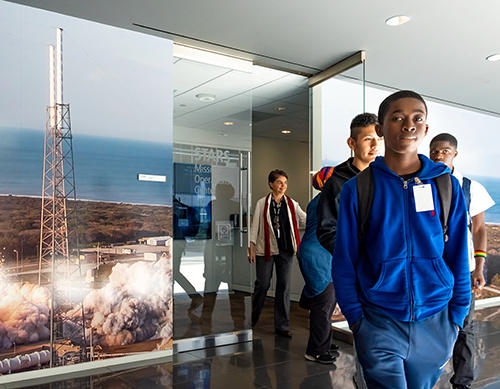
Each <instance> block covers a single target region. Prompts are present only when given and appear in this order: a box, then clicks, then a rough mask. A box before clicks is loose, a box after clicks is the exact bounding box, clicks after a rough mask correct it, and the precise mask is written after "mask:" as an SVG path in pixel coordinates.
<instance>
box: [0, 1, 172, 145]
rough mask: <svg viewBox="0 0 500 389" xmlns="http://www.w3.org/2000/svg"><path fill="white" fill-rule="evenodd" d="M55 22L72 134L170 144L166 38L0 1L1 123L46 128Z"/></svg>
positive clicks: (169, 75) (168, 43)
mask: <svg viewBox="0 0 500 389" xmlns="http://www.w3.org/2000/svg"><path fill="white" fill-rule="evenodd" d="M57 27H61V28H62V29H63V53H64V54H63V56H64V62H63V66H64V102H65V103H70V109H71V121H72V130H73V132H74V133H83V134H86V135H96V136H106V137H115V138H123V139H141V140H148V139H149V140H152V141H154V142H161V143H171V142H172V109H171V107H172V89H173V86H172V85H173V75H172V72H173V66H172V42H171V41H169V40H167V39H160V38H157V37H153V36H150V35H146V34H140V33H136V32H131V31H128V30H123V29H119V28H115V27H109V26H105V25H102V24H98V23H93V22H88V21H85V20H80V19H76V18H72V17H68V16H64V15H60V14H55V13H52V12H47V11H41V10H38V9H34V8H30V7H25V6H20V5H17V4H11V3H7V2H4V1H0V52H1V53H2V60H1V61H0V85H2V92H1V94H0V127H13V128H29V129H39V130H45V121H46V113H45V110H46V107H47V106H48V105H49V48H48V47H49V45H51V44H52V45H55V43H56V28H57ZM146 134H147V135H146ZM146 136H147V139H145V138H146Z"/></svg>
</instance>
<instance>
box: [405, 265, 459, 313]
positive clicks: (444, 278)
mask: <svg viewBox="0 0 500 389" xmlns="http://www.w3.org/2000/svg"><path fill="white" fill-rule="evenodd" d="M411 273H412V274H411V276H412V283H413V289H414V296H415V303H416V304H417V305H427V304H429V303H439V302H445V301H448V300H450V298H451V296H452V294H453V286H454V285H455V277H454V276H453V273H452V272H451V270H450V268H449V267H448V266H447V265H446V263H445V262H444V261H443V260H442V259H440V258H439V259H431V258H414V259H413V261H412V266H411Z"/></svg>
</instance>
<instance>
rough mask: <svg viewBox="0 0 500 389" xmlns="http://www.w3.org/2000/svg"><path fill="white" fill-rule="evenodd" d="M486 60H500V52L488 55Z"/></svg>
mask: <svg viewBox="0 0 500 389" xmlns="http://www.w3.org/2000/svg"><path fill="white" fill-rule="evenodd" d="M486 60H488V61H491V62H496V61H500V54H493V55H489V56H487V57H486Z"/></svg>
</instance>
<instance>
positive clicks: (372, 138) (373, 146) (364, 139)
mask: <svg viewBox="0 0 500 389" xmlns="http://www.w3.org/2000/svg"><path fill="white" fill-rule="evenodd" d="M347 144H348V145H349V147H350V148H351V150H352V151H354V165H355V166H357V167H358V168H364V167H366V166H368V165H369V164H370V163H371V162H373V160H374V159H375V158H376V157H377V156H378V155H380V154H381V152H382V148H383V145H384V139H383V138H382V137H380V136H378V135H377V131H376V130H375V125H374V124H371V125H369V126H367V127H363V128H361V132H360V133H359V134H358V136H357V137H356V139H354V138H349V139H348V140H347ZM358 165H361V166H358Z"/></svg>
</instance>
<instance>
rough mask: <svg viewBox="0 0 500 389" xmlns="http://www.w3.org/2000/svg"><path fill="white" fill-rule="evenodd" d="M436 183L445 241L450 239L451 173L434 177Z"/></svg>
mask: <svg viewBox="0 0 500 389" xmlns="http://www.w3.org/2000/svg"><path fill="white" fill-rule="evenodd" d="M434 182H435V183H436V190H437V194H438V197H439V202H440V203H441V214H440V215H439V219H440V220H441V226H442V227H443V236H444V242H445V243H446V242H447V241H448V216H449V215H450V208H451V195H452V187H451V178H450V174H449V173H446V174H442V175H440V176H437V177H436V178H434Z"/></svg>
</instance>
